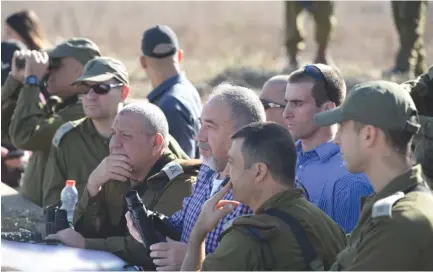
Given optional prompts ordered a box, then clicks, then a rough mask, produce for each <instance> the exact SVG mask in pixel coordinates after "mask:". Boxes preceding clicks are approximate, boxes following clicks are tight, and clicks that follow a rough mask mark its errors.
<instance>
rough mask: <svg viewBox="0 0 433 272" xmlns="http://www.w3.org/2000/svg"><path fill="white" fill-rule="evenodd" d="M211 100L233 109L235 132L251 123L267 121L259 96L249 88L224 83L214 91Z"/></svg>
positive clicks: (232, 117) (232, 116)
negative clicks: (221, 102)
mask: <svg viewBox="0 0 433 272" xmlns="http://www.w3.org/2000/svg"><path fill="white" fill-rule="evenodd" d="M210 99H220V100H221V101H224V102H225V103H227V105H228V106H229V107H230V109H231V120H232V122H233V129H234V130H238V129H240V128H241V127H243V126H245V125H248V124H251V123H255V122H265V121H266V113H265V109H264V107H263V105H262V103H261V102H260V99H259V96H258V95H257V94H256V93H255V92H254V91H253V90H250V89H248V88H245V87H242V86H237V85H234V84H231V83H226V82H224V83H221V84H219V85H218V86H217V87H216V88H215V89H214V91H213V92H212V94H211V96H210Z"/></svg>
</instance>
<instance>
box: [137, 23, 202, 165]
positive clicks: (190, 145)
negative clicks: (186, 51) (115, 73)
mask: <svg viewBox="0 0 433 272" xmlns="http://www.w3.org/2000/svg"><path fill="white" fill-rule="evenodd" d="M141 51H142V53H143V55H142V56H141V57H140V62H141V66H142V67H143V69H144V70H145V71H146V74H147V77H148V78H149V80H150V82H151V84H152V88H153V90H152V92H151V93H150V94H149V95H148V97H147V98H148V99H149V102H151V103H153V104H156V105H157V106H159V107H160V108H161V110H162V111H163V112H164V114H165V116H166V117H167V120H168V125H169V130H170V131H169V132H170V134H171V135H172V136H173V137H174V138H175V139H176V140H177V141H178V142H179V144H180V146H181V147H182V149H183V150H184V151H185V153H186V154H188V156H190V157H191V158H197V157H198V156H199V154H198V147H197V143H196V141H195V137H196V135H197V132H198V130H199V128H200V121H199V117H200V113H201V110H202V103H201V100H200V95H199V93H198V91H197V89H196V88H195V87H194V86H193V85H192V84H191V82H190V81H189V80H188V79H187V78H186V76H185V75H184V74H183V73H181V69H180V64H181V63H182V60H183V51H182V50H181V49H180V48H179V42H178V39H177V36H176V34H175V33H174V32H173V30H172V29H171V28H170V27H168V26H166V25H156V26H153V27H151V28H149V29H147V30H146V31H145V32H144V34H143V39H142V41H141Z"/></svg>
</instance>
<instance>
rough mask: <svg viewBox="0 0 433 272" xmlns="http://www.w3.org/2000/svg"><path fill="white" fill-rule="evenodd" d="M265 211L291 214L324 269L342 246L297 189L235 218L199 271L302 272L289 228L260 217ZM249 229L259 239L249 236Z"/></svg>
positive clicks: (330, 224)
mask: <svg viewBox="0 0 433 272" xmlns="http://www.w3.org/2000/svg"><path fill="white" fill-rule="evenodd" d="M269 208H275V209H278V210H280V211H282V212H285V213H288V214H291V215H292V216H293V217H295V218H296V219H297V220H298V221H299V223H300V224H301V225H302V227H303V228H304V230H305V232H306V234H307V236H308V237H309V240H310V241H311V244H312V246H313V248H314V249H315V250H316V252H317V254H318V256H320V259H321V261H322V262H323V264H324V268H325V269H329V268H330V266H331V265H332V264H333V262H334V261H335V259H336V257H337V254H338V252H340V251H341V250H342V249H343V248H344V247H345V245H346V236H345V234H344V232H343V230H342V229H341V228H340V227H339V226H338V224H337V223H335V222H334V221H333V220H332V219H331V218H330V217H328V216H327V215H326V214H325V213H324V212H323V211H321V210H320V209H319V208H317V207H316V206H314V204H312V203H310V202H308V201H307V200H306V199H305V198H304V197H303V196H302V193H301V190H299V189H293V190H288V191H283V192H281V193H278V194H277V195H275V196H273V197H272V198H271V199H269V200H267V201H266V202H265V203H264V204H263V205H262V207H261V208H259V209H258V210H257V211H256V213H255V214H252V215H245V216H241V217H238V218H236V219H235V220H234V221H233V223H232V224H231V226H230V225H229V226H228V228H227V230H226V231H225V232H223V234H222V235H221V238H220V239H221V240H220V243H219V245H218V247H217V248H216V250H215V252H213V253H211V254H208V255H207V256H206V258H205V260H204V262H203V265H202V270H205V271H212V270H213V271H216V270H224V271H233V270H235V271H255V270H276V271H285V270H306V269H307V267H306V265H305V263H304V259H303V257H302V252H301V250H300V247H299V244H298V243H297V240H296V238H295V236H294V234H293V232H292V231H291V228H290V227H289V226H288V225H287V224H285V222H283V221H281V220H280V219H279V218H277V217H274V216H270V215H268V214H264V211H265V210H266V209H269ZM251 226H253V227H255V228H256V229H257V230H258V231H259V232H260V235H259V236H261V237H263V239H261V240H259V239H256V237H255V236H253V235H251V234H250V232H251Z"/></svg>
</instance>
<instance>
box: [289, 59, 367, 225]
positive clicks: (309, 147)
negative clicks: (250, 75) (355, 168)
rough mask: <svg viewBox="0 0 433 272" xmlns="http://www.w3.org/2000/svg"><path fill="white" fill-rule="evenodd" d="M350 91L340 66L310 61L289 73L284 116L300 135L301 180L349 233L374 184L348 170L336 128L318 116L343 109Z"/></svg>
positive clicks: (292, 130) (313, 198) (298, 168)
mask: <svg viewBox="0 0 433 272" xmlns="http://www.w3.org/2000/svg"><path fill="white" fill-rule="evenodd" d="M345 95H346V84H345V82H344V79H343V77H342V76H341V74H340V72H339V71H338V70H337V69H335V68H333V67H331V66H328V65H324V64H315V65H306V66H305V67H303V68H300V69H298V70H296V71H294V72H293V73H291V74H290V75H289V78H288V84H287V87H286V94H285V100H286V103H287V105H286V108H285V110H284V113H283V117H284V121H285V125H286V127H287V129H288V130H289V131H290V133H291V134H292V136H293V137H294V138H296V139H298V141H297V142H296V148H297V152H298V159H297V164H296V179H297V181H298V182H299V183H300V184H302V185H303V186H304V187H305V188H306V190H307V191H308V195H309V198H310V201H311V202H313V203H314V204H316V205H317V206H318V207H319V208H321V209H322V210H323V211H324V212H325V213H326V214H327V215H328V216H330V217H331V218H332V219H334V221H336V222H337V223H338V224H339V225H340V226H341V227H342V228H343V230H344V231H345V232H346V233H350V232H351V231H352V230H353V228H354V227H355V225H356V223H357V221H358V217H359V213H360V210H361V207H360V198H361V197H366V196H369V195H370V194H371V193H372V192H373V187H372V185H371V184H370V182H369V180H368V178H367V177H366V176H365V175H364V174H351V173H349V172H348V170H347V168H346V166H345V162H344V160H343V157H342V154H341V152H340V148H339V147H338V146H337V145H336V144H334V143H333V142H332V141H333V139H334V136H335V133H336V127H335V126H329V127H318V126H317V125H316V124H315V122H314V120H313V116H314V115H315V114H317V113H319V112H324V111H327V110H330V109H333V108H335V107H338V106H339V105H340V104H341V103H342V102H343V100H344V98H345Z"/></svg>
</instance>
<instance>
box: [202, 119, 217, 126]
mask: <svg viewBox="0 0 433 272" xmlns="http://www.w3.org/2000/svg"><path fill="white" fill-rule="evenodd" d="M199 120H200V121H201V122H205V123H210V124H212V125H214V126H219V125H218V124H217V123H215V122H214V121H212V120H209V119H205V120H203V119H201V118H199Z"/></svg>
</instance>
